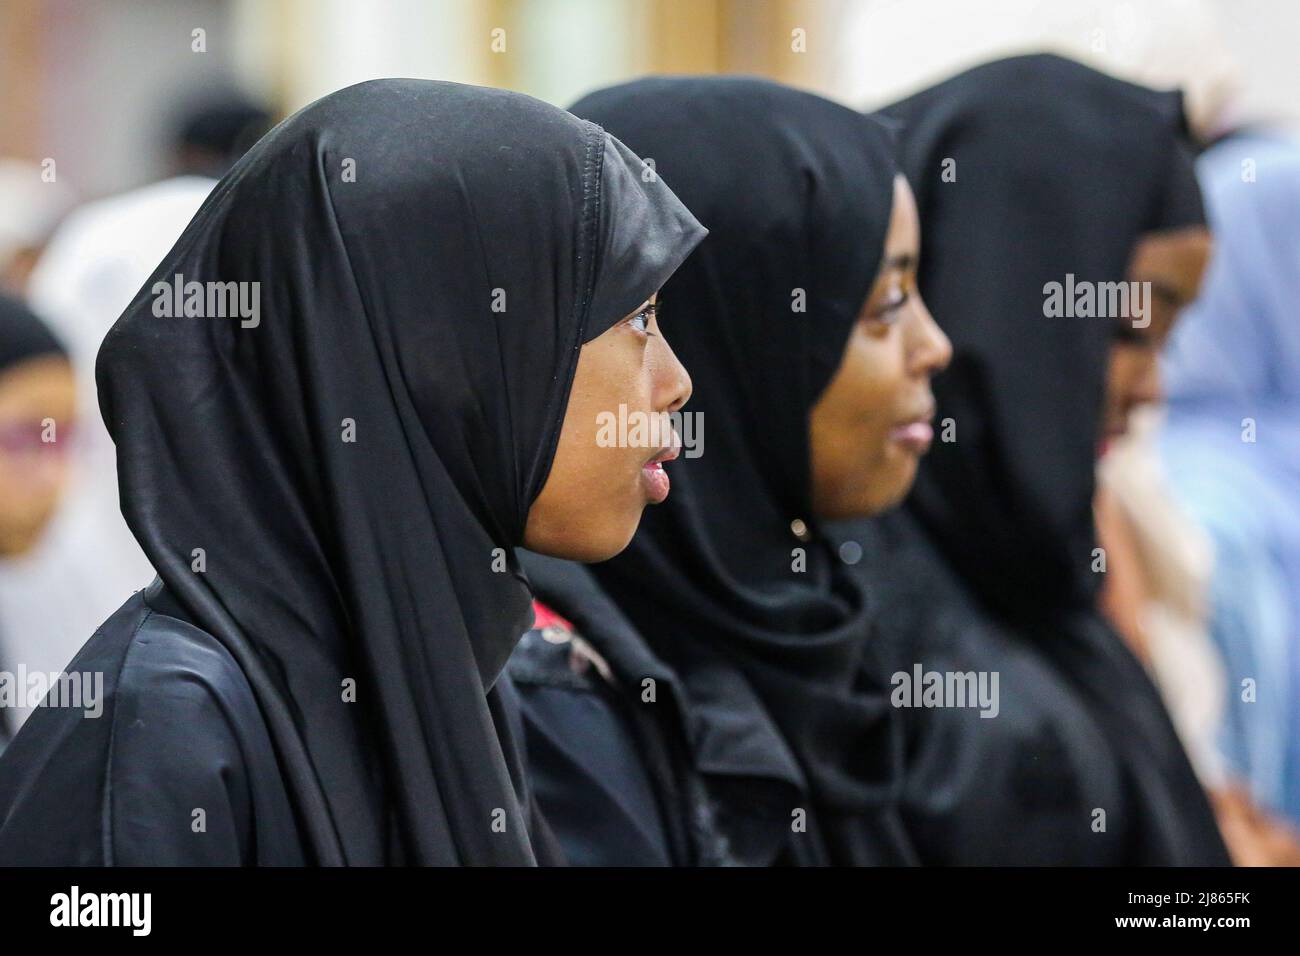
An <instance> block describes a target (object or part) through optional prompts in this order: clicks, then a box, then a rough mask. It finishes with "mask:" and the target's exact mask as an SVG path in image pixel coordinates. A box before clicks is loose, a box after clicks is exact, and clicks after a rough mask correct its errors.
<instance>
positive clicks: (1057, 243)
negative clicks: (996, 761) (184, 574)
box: [883, 55, 1226, 863]
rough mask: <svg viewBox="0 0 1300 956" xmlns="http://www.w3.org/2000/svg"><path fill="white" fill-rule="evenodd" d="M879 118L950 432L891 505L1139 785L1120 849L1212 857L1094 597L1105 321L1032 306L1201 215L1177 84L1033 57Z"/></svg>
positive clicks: (994, 67) (1207, 835)
mask: <svg viewBox="0 0 1300 956" xmlns="http://www.w3.org/2000/svg"><path fill="white" fill-rule="evenodd" d="M885 112H886V114H887V115H889V116H890V117H893V118H896V119H898V120H900V121H901V122H902V123H903V124H904V132H903V133H902V134H901V138H900V149H899V157H900V164H901V165H902V167H903V170H904V172H905V173H906V174H907V176H908V178H909V180H910V181H911V183H912V185H913V188H914V189H915V192H916V198H917V205H918V209H919V213H920V218H921V222H922V223H923V224H924V234H923V240H922V241H923V248H922V256H921V270H920V288H921V291H922V293H923V295H924V297H925V300H926V303H927V305H928V306H929V307H930V309H931V310H932V311H933V313H934V315H935V317H936V318H937V320H938V321H939V324H940V325H941V326H942V328H943V329H944V331H945V332H946V333H947V334H948V336H949V338H950V339H951V340H952V344H953V352H954V359H953V361H952V364H951V366H950V367H949V369H948V371H947V372H946V373H945V374H944V375H942V376H940V377H939V378H938V379H937V380H936V382H935V387H934V391H935V397H936V400H937V403H938V415H937V420H938V422H939V428H938V431H939V433H940V435H941V436H942V434H943V430H944V427H945V422H947V421H948V420H951V422H952V423H953V424H954V425H955V440H954V441H944V440H941V441H939V442H936V444H935V446H934V448H933V450H932V451H931V452H930V454H929V455H928V456H927V457H926V458H925V459H924V460H923V463H922V465H921V467H920V471H919V474H918V477H917V481H916V485H915V488H914V490H913V493H912V495H911V497H910V498H909V499H908V501H907V502H906V504H905V511H906V514H907V516H909V517H910V519H911V521H912V526H913V527H917V528H920V529H921V534H923V535H924V537H925V538H926V540H927V542H928V545H929V546H931V547H933V548H935V549H937V551H938V552H939V553H940V554H941V555H942V557H943V560H944V561H945V562H946V563H947V564H948V565H949V566H950V567H951V569H952V570H953V571H954V572H955V573H956V575H957V577H959V578H960V580H961V581H962V582H963V584H964V586H965V587H966V588H967V589H968V590H969V592H970V593H971V594H972V595H973V597H974V599H975V600H976V601H977V602H978V603H979V604H981V605H983V607H984V608H985V609H986V610H987V611H988V612H990V613H991V614H992V615H993V616H994V617H995V618H996V619H997V620H999V621H1001V622H1002V623H1003V624H1005V625H1007V626H1009V627H1010V628H1011V629H1012V630H1014V631H1015V633H1017V634H1019V635H1022V636H1023V637H1024V638H1026V639H1028V640H1029V641H1030V642H1031V644H1032V646H1034V647H1035V648H1036V649H1037V652H1038V653H1041V654H1042V655H1043V656H1044V657H1045V658H1046V659H1047V660H1049V661H1051V662H1052V663H1053V664H1054V666H1055V667H1056V669H1057V671H1058V672H1059V673H1060V674H1062V675H1064V676H1065V677H1066V678H1067V679H1068V680H1069V681H1070V682H1071V683H1072V684H1073V685H1074V686H1075V687H1076V688H1077V689H1078V691H1079V692H1080V693H1081V696H1082V698H1083V700H1084V701H1085V702H1086V703H1087V706H1088V708H1089V710H1090V712H1091V714H1092V715H1093V717H1094V718H1095V719H1096V721H1097V723H1098V724H1099V725H1100V727H1101V729H1102V731H1103V732H1104V734H1105V737H1106V740H1107V741H1108V743H1109V745H1110V746H1111V747H1112V748H1113V750H1114V752H1115V753H1116V754H1117V756H1118V759H1119V760H1120V762H1121V764H1122V765H1123V772H1124V775H1125V778H1126V779H1127V780H1128V782H1129V785H1130V787H1131V788H1132V790H1133V791H1134V792H1135V793H1136V795H1137V796H1136V799H1135V801H1134V802H1135V804H1136V805H1137V806H1138V807H1139V813H1140V814H1141V823H1140V825H1138V826H1136V827H1134V828H1133V832H1135V833H1137V834H1138V835H1139V836H1138V840H1139V845H1137V846H1135V847H1134V848H1133V850H1132V854H1131V857H1130V859H1132V860H1134V861H1140V862H1146V863H1191V862H1199V863H1218V862H1224V861H1225V860H1226V857H1224V856H1223V850H1222V844H1221V842H1220V841H1219V838H1218V834H1217V830H1216V828H1215V824H1214V820H1213V817H1212V815H1211V813H1210V810H1209V807H1208V804H1207V802H1206V800H1205V797H1204V794H1203V793H1202V791H1201V789H1200V786H1199V784H1198V782H1197V781H1196V779H1195V777H1194V775H1193V774H1192V771H1191V768H1190V765H1189V764H1188V762H1187V759H1186V756H1185V754H1184V753H1183V750H1182V748H1181V745H1180V744H1179V742H1178V739H1177V737H1176V736H1175V734H1174V731H1173V728H1172V725H1171V724H1170V721H1169V718H1168V716H1167V714H1166V712H1165V709H1164V706H1163V704H1162V702H1161V701H1160V699H1159V696H1158V694H1157V692H1156V690H1155V688H1154V686H1153V685H1152V684H1151V682H1150V680H1149V679H1148V678H1147V675H1146V673H1145V672H1144V671H1143V669H1142V667H1141V665H1140V664H1139V663H1138V662H1137V660H1136V659H1135V658H1134V657H1133V656H1132V654H1130V653H1129V651H1128V650H1127V648H1126V647H1125V646H1124V645H1123V643H1122V641H1121V640H1120V639H1119V638H1118V636H1117V635H1116V634H1115V633H1114V632H1113V631H1112V630H1111V629H1110V628H1109V627H1108V626H1107V625H1106V624H1105V623H1104V622H1103V620H1102V618H1101V616H1100V614H1099V612H1098V610H1097V606H1096V595H1097V590H1098V587H1099V585H1100V575H1099V574H1097V573H1094V572H1093V570H1092V565H1093V562H1094V560H1095V557H1096V556H1095V555H1094V551H1093V549H1094V548H1095V547H1096V535H1095V531H1094V527H1093V512H1092V502H1093V491H1094V468H1095V463H1096V456H1097V447H1098V439H1099V432H1100V422H1101V415H1102V412H1103V394H1104V388H1105V371H1106V361H1107V355H1108V349H1109V346H1110V343H1111V342H1112V340H1113V336H1114V335H1115V329H1116V326H1117V324H1118V323H1117V322H1116V321H1115V319H1113V318H1082V317H1076V318H1070V317H1060V318H1055V317H1048V316H1047V315H1046V314H1045V312H1044V302H1045V298H1046V296H1045V293H1046V291H1047V290H1046V289H1045V285H1046V284H1047V283H1050V282H1057V283H1065V281H1066V277H1067V274H1073V276H1074V279H1075V281H1076V283H1077V282H1081V281H1084V280H1088V281H1093V282H1098V281H1122V280H1124V279H1125V278H1126V271H1127V266H1128V262H1129V257H1130V255H1131V253H1132V251H1133V248H1134V245H1135V242H1136V241H1137V239H1138V237H1139V236H1140V235H1141V234H1143V233H1146V232H1150V231H1158V230H1162V229H1169V228H1175V227H1178V226H1183V225H1189V224H1194V223H1197V222H1203V213H1202V211H1201V205H1200V199H1199V193H1198V191H1197V189H1196V184H1195V177H1194V174H1193V171H1192V169H1191V166H1190V154H1189V150H1188V145H1187V143H1186V141H1185V139H1184V135H1185V125H1184V120H1183V115H1182V108H1181V97H1180V95H1179V94H1177V93H1164V92H1156V91H1152V90H1148V89H1144V88H1141V87H1137V86H1133V85H1131V84H1128V83H1125V82H1122V81H1120V80H1116V79H1113V78H1111V77H1108V76H1105V75H1103V74H1101V73H1098V72H1096V71H1094V70H1091V69H1089V68H1087V67H1084V66H1082V65H1080V64H1077V63H1073V62H1070V61H1068V60H1063V59H1061V58H1059V57H1055V56H1046V55H1035V56H1024V57H1016V58H1013V59H1008V60H1001V61H998V62H995V63H992V64H988V65H985V66H981V67H978V68H976V69H973V70H970V71H968V72H965V73H962V74H961V75H959V76H957V77H954V78H952V79H950V80H948V81H946V82H944V83H941V84H939V85H938V86H935V87H933V88H931V89H928V90H926V91H924V92H922V93H919V94H917V95H916V96H913V97H911V98H909V99H907V100H905V101H903V102H901V103H899V104H897V105H895V106H893V107H890V108H888V109H887V110H886V111H885ZM950 161H951V163H950ZM952 163H955V165H952ZM945 169H954V170H955V173H956V179H955V181H945ZM885 574H886V576H888V574H889V569H886V570H885ZM900 585H901V586H902V587H904V588H906V587H910V585H908V584H907V583H906V582H900ZM932 613H937V612H932ZM938 620H941V618H939V617H936V618H934V619H932V620H931V621H930V623H929V624H915V622H914V624H915V626H916V627H919V628H921V629H922V630H925V631H926V633H929V632H930V631H932V630H933V629H934V628H935V627H937V626H938V625H937V624H936V623H935V622H936V621H938ZM883 623H884V624H886V625H888V623H889V622H883ZM917 639H918V640H921V641H922V642H924V641H925V640H927V637H926V636H925V634H918V635H917ZM919 659H920V658H918V657H915V656H911V657H908V661H914V660H919ZM895 663H900V662H897V661H896V662H895ZM909 666H910V665H909ZM1048 706H1050V702H1049V704H1048ZM975 723H976V724H978V723H979V722H978V721H975ZM1044 759H1047V758H1044Z"/></svg>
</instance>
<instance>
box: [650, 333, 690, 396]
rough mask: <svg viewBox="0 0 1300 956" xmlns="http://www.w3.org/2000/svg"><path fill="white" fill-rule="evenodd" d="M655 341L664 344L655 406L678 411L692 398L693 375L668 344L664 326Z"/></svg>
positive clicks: (657, 376) (656, 384)
mask: <svg viewBox="0 0 1300 956" xmlns="http://www.w3.org/2000/svg"><path fill="white" fill-rule="evenodd" d="M655 342H656V343H657V344H658V345H660V346H662V348H663V356H662V358H661V360H660V362H659V363H658V364H659V373H658V374H657V375H656V376H655V403H654V404H655V408H661V409H663V410H664V411H666V412H669V413H672V412H675V411H677V410H678V409H679V408H681V407H682V406H683V405H685V404H686V403H687V402H688V401H690V399H691V391H692V386H691V375H690V373H689V372H688V371H686V366H684V365H682V363H681V362H680V361H679V360H678V358H677V354H676V353H675V352H674V351H673V347H672V346H671V345H669V344H668V339H667V338H666V337H665V336H664V334H663V331H662V328H661V330H660V333H659V337H658V338H657V339H656V340H655Z"/></svg>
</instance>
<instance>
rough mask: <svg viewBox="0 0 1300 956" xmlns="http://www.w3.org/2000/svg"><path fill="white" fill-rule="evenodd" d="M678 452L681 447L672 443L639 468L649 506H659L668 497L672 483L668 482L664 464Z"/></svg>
mask: <svg viewBox="0 0 1300 956" xmlns="http://www.w3.org/2000/svg"><path fill="white" fill-rule="evenodd" d="M674 437H676V436H674ZM680 451H681V445H679V444H677V442H673V444H671V445H669V446H668V447H667V448H662V449H660V450H659V453H658V454H657V455H655V456H654V457H653V458H651V459H650V460H649V461H648V462H646V463H645V464H644V465H642V466H641V484H642V485H643V486H644V487H645V492H646V498H647V499H649V501H650V503H651V504H656V505H657V504H660V503H662V502H663V501H664V499H665V498H667V497H668V489H669V487H670V486H671V484H672V483H671V482H670V481H669V480H668V472H666V471H664V462H668V461H672V460H673V459H674V458H676V457H677V455H678V453H679V452H680Z"/></svg>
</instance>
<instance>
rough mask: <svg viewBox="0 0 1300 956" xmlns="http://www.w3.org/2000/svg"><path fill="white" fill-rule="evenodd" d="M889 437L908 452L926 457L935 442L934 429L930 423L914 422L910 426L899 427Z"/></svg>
mask: <svg viewBox="0 0 1300 956" xmlns="http://www.w3.org/2000/svg"><path fill="white" fill-rule="evenodd" d="M889 437H890V438H892V439H893V440H894V441H895V442H897V443H898V444H900V445H902V446H903V447H904V448H906V449H907V450H908V451H913V452H916V454H918V455H924V454H925V453H926V452H927V451H928V450H929V448H930V443H931V442H932V441H934V428H932V427H931V426H930V424H929V423H928V422H912V423H911V424H910V425H900V426H898V427H897V428H895V429H894V430H893V431H892V432H890V433H889Z"/></svg>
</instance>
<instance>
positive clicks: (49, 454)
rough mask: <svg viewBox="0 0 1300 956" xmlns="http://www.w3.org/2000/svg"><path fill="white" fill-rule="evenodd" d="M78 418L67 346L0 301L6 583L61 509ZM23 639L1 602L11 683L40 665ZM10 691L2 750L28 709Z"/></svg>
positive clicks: (2, 657) (12, 302) (21, 309)
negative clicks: (20, 715) (21, 708)
mask: <svg viewBox="0 0 1300 956" xmlns="http://www.w3.org/2000/svg"><path fill="white" fill-rule="evenodd" d="M76 414H77V409H76V384H75V380H74V377H73V373H72V365H71V363H70V362H69V361H68V354H67V352H66V350H65V349H64V348H63V345H62V344H61V343H60V342H59V340H58V339H56V338H55V337H54V334H53V333H52V332H51V331H50V330H49V328H48V327H47V326H46V325H45V323H43V322H41V320H40V319H38V318H37V317H36V315H35V314H33V313H32V312H31V310H30V309H28V308H27V307H26V306H25V305H23V304H22V303H21V302H20V301H18V300H17V299H13V298H10V297H9V296H7V295H4V294H2V293H0V580H4V579H5V578H7V577H8V576H9V574H10V569H11V567H12V566H13V565H14V564H15V563H16V562H21V561H22V560H23V557H24V556H25V555H27V554H29V553H30V552H31V551H32V549H33V548H34V547H36V545H37V544H38V542H39V541H40V539H41V536H42V535H43V534H44V533H45V531H46V528H47V526H48V525H49V523H50V519H51V517H52V516H53V515H54V512H55V509H56V508H57V507H58V504H59V499H60V497H61V495H62V494H63V489H64V486H65V484H66V483H67V478H68V448H69V445H70V443H71V441H72V438H73V435H74V434H75V422H76ZM23 636H24V635H22V634H21V633H17V632H15V631H13V630H12V628H11V625H10V624H9V623H8V621H7V615H5V614H4V605H3V597H0V669H3V670H4V671H6V672H8V674H9V675H14V674H15V672H16V671H17V670H18V668H19V665H22V666H23V667H25V668H31V667H32V665H33V663H34V662H32V661H29V660H27V659H26V657H25V653H26V651H25V648H26V644H25V642H24V641H23V640H22V638H23ZM9 680H10V682H16V681H17V678H16V677H14V676H10V678H9ZM8 689H9V690H10V691H14V692H15V693H16V695H17V696H15V697H14V698H13V699H3V700H0V747H3V745H4V744H5V743H6V742H7V740H8V737H9V736H10V735H12V734H13V733H14V732H15V731H16V730H17V729H18V712H17V711H16V710H15V708H17V707H19V706H20V703H25V702H26V701H25V698H26V689H27V688H26V685H25V684H23V683H14V684H13V686H11V687H10V688H8ZM20 698H22V700H21V701H20Z"/></svg>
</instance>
